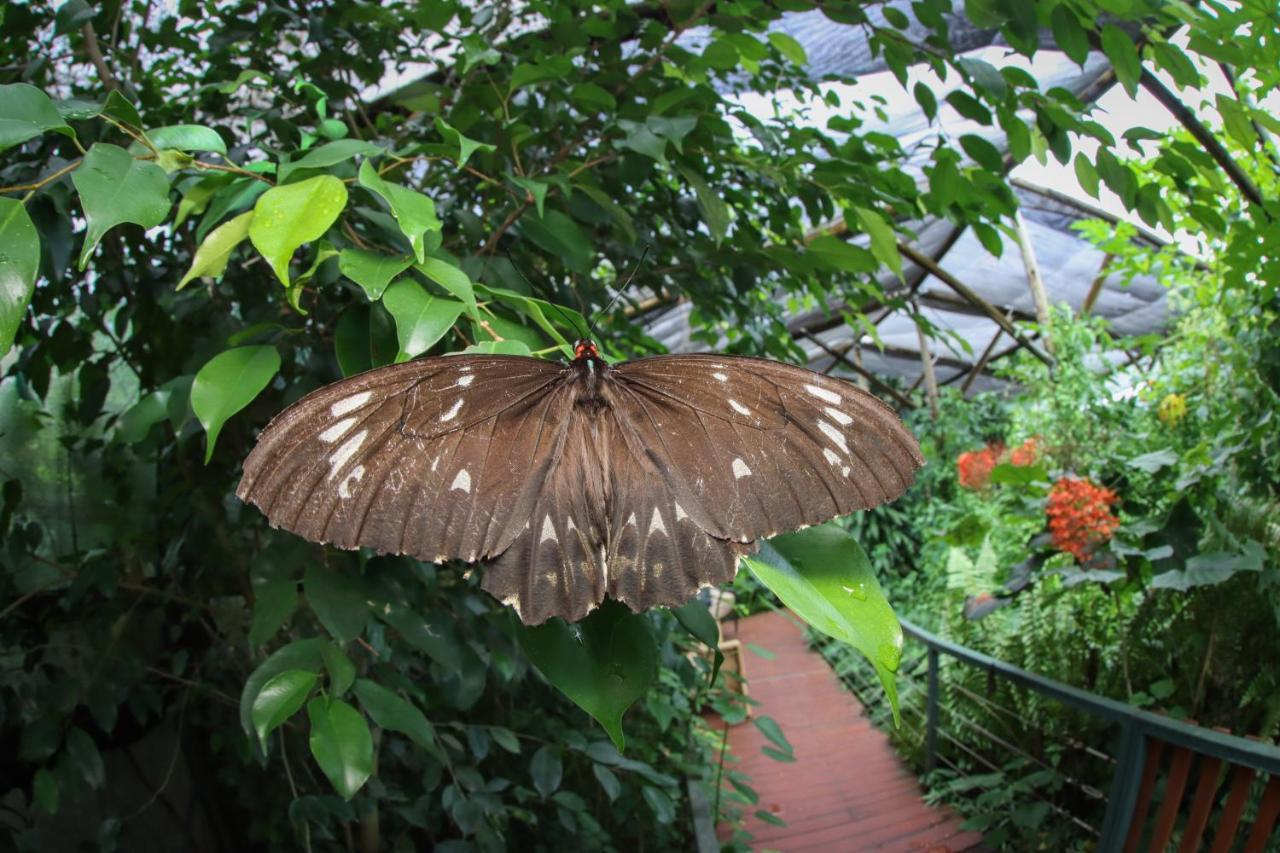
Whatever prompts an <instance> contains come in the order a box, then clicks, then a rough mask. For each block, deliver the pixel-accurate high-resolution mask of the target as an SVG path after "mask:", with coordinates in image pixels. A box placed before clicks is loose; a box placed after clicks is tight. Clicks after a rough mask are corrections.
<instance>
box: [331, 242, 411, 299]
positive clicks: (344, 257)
mask: <svg viewBox="0 0 1280 853" xmlns="http://www.w3.org/2000/svg"><path fill="white" fill-rule="evenodd" d="M412 264H413V258H411V257H409V256H408V255H384V254H383V253H381V252H366V251H365V250H364V249H343V250H342V253H341V254H339V255H338V270H339V272H341V273H342V274H343V275H345V276H346V277H347V278H349V279H351V280H352V281H354V282H355V283H356V284H358V285H360V286H361V287H362V288H364V292H365V295H366V296H368V297H369V301H370V302H377V301H378V300H379V299H381V298H382V294H383V292H384V291H385V290H386V289H387V285H389V284H390V283H391V280H392V279H393V278H395V277H396V276H398V275H400V273H402V272H404V271H405V270H407V269H408V268H409V267H410V266H411V265H412Z"/></svg>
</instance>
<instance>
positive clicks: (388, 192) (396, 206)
mask: <svg viewBox="0 0 1280 853" xmlns="http://www.w3.org/2000/svg"><path fill="white" fill-rule="evenodd" d="M334 144H335V145H337V143H336V142H335V143H334ZM360 186H362V187H364V188H365V189H367V190H369V191H370V192H374V193H377V194H378V195H379V196H381V197H382V198H383V200H385V201H386V203H387V204H388V205H389V206H390V207H391V215H392V216H393V217H395V220H396V222H397V223H398V224H399V225H400V230H401V231H402V232H404V236H405V237H407V238H408V240H409V245H411V246H412V247H413V254H414V257H416V258H417V259H418V262H419V263H421V262H422V260H423V259H424V258H425V257H426V240H425V237H424V235H425V234H426V233H427V232H428V231H439V230H440V228H441V225H440V220H439V219H438V218H437V217H436V205H435V202H433V201H432V200H431V199H429V198H427V197H426V196H425V195H423V194H422V193H420V192H418V191H417V190H411V189H409V188H408V187H402V186H400V185H399V184H393V183H390V182H389V181H384V180H383V179H382V176H381V175H379V174H378V171H377V169H375V168H373V164H372V163H370V162H369V161H368V160H365V161H364V162H363V163H361V164H360Z"/></svg>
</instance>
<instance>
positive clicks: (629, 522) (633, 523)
mask: <svg viewBox="0 0 1280 853" xmlns="http://www.w3.org/2000/svg"><path fill="white" fill-rule="evenodd" d="M628 525H630V526H631V527H639V526H640V525H639V523H638V522H637V521H636V514H635V513H634V512H633V513H631V515H630V516H629V517H628V518H627V523H626V524H624V525H622V526H623V527H627V526H628Z"/></svg>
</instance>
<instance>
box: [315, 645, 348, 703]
mask: <svg viewBox="0 0 1280 853" xmlns="http://www.w3.org/2000/svg"><path fill="white" fill-rule="evenodd" d="M321 657H323V658H324V668H325V670H326V671H327V672H328V673H329V689H328V690H327V691H326V692H327V693H328V694H329V695H330V696H341V695H342V694H343V693H346V692H347V690H349V689H350V688H351V685H352V684H353V683H354V682H355V680H356V665H355V664H354V663H352V662H351V658H349V657H347V655H346V653H344V652H343V651H342V647H341V646H339V645H337V644H336V643H330V644H329V645H327V646H325V647H324V651H323V652H321Z"/></svg>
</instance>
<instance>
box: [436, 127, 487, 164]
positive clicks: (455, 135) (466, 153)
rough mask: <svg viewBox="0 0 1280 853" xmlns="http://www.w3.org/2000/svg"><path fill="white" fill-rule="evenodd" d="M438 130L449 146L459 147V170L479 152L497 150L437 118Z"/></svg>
mask: <svg viewBox="0 0 1280 853" xmlns="http://www.w3.org/2000/svg"><path fill="white" fill-rule="evenodd" d="M435 121H436V130H438V131H440V135H441V136H442V137H444V141H445V142H446V143H447V144H449V145H456V146H458V158H457V160H458V168H459V169H461V168H462V167H463V166H465V165H467V161H468V160H470V159H471V155H472V154H474V153H475V152H477V151H496V150H497V149H496V148H495V147H494V146H492V145H490V144H489V143H487V142H477V141H475V140H474V139H469V138H468V137H466V136H463V135H462V133H461V132H460V131H458V130H456V129H454V127H453V126H452V125H450V124H449V123H448V122H446V121H445V120H444V119H442V118H440V117H439V116H436V120H435Z"/></svg>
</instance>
